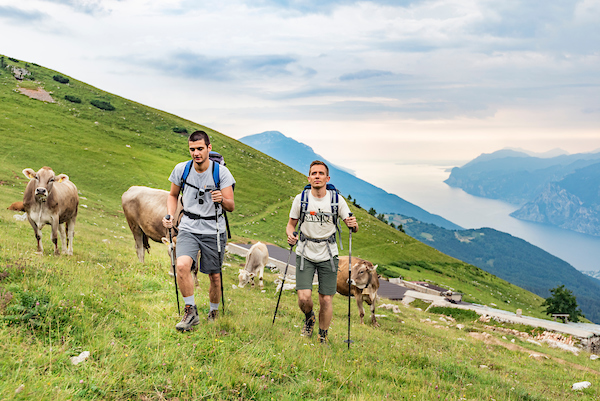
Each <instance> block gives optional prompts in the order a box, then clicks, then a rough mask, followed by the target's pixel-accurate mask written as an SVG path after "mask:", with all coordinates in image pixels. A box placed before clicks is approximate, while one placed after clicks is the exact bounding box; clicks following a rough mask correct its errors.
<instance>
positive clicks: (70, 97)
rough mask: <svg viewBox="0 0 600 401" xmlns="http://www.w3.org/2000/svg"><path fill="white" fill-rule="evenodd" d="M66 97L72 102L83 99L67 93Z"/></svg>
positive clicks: (78, 101)
mask: <svg viewBox="0 0 600 401" xmlns="http://www.w3.org/2000/svg"><path fill="white" fill-rule="evenodd" d="M65 99H67V100H68V101H69V102H71V103H81V99H80V98H78V97H76V96H71V95H65Z"/></svg>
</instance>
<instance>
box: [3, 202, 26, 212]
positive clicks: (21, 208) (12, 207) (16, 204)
mask: <svg viewBox="0 0 600 401" xmlns="http://www.w3.org/2000/svg"><path fill="white" fill-rule="evenodd" d="M7 209H8V210H16V211H17V212H24V211H25V207H24V206H23V202H13V203H12V204H11V205H10V206H9V207H7Z"/></svg>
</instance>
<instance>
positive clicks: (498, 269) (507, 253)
mask: <svg viewBox="0 0 600 401" xmlns="http://www.w3.org/2000/svg"><path fill="white" fill-rule="evenodd" d="M386 218H388V220H389V221H392V222H394V224H396V225H400V224H402V227H403V229H404V231H405V232H406V233H407V234H408V235H410V236H411V237H413V238H415V239H418V240H419V241H421V242H423V243H425V244H427V245H429V246H431V247H433V248H435V249H437V250H438V251H440V252H443V253H445V254H446V255H450V256H453V257H455V258H457V259H460V260H462V261H464V262H467V263H470V264H472V265H474V266H477V267H479V268H480V269H482V270H485V271H487V272H488V273H491V274H494V275H496V276H498V277H500V278H502V279H504V280H506V281H508V282H510V283H512V284H515V285H517V286H519V287H521V288H524V289H526V290H529V291H531V292H533V293H534V294H537V295H539V296H541V297H544V298H547V297H549V296H550V295H551V294H550V292H549V290H550V289H551V288H555V287H556V286H558V285H561V284H564V285H565V286H566V287H567V288H568V289H569V290H571V291H573V294H574V295H575V296H576V297H577V302H578V303H579V306H580V307H581V310H582V311H583V312H584V314H585V315H586V317H587V318H588V319H590V320H592V321H594V322H600V280H598V279H597V278H593V277H590V276H588V275H585V274H582V272H580V271H578V270H577V269H575V268H574V267H573V266H571V265H570V264H568V263H567V262H565V261H564V260H562V259H559V258H557V257H555V256H553V255H551V254H549V253H548V252H546V251H544V250H543V249H540V248H538V247H537V246H535V245H532V244H530V243H529V242H527V241H524V240H522V239H520V238H516V237H513V236H512V235H510V234H507V233H503V232H501V231H497V230H494V229H491V228H480V229H476V230H458V231H451V230H445V229H443V228H440V227H437V226H435V225H433V224H427V223H423V222H420V221H418V220H415V219H413V218H410V217H406V216H401V215H397V214H396V215H394V214H391V215H386ZM595 273H596V274H599V272H595Z"/></svg>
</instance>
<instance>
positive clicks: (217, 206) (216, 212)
mask: <svg viewBox="0 0 600 401" xmlns="http://www.w3.org/2000/svg"><path fill="white" fill-rule="evenodd" d="M215 221H216V222H217V253H218V254H219V263H220V264H221V268H220V269H219V275H220V277H221V303H222V304H223V316H225V294H224V293H223V263H222V262H221V235H220V234H221V233H220V232H219V204H218V203H216V202H215Z"/></svg>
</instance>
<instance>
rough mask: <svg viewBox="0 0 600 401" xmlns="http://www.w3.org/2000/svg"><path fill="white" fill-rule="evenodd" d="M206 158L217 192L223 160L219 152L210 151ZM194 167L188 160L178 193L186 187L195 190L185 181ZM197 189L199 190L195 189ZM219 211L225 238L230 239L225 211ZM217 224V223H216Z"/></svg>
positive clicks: (181, 192)
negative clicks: (225, 233) (221, 213)
mask: <svg viewBox="0 0 600 401" xmlns="http://www.w3.org/2000/svg"><path fill="white" fill-rule="evenodd" d="M208 158H209V159H210V160H212V162H213V163H212V176H213V181H214V182H215V186H216V187H217V188H216V189H217V190H219V191H220V190H221V176H220V174H219V173H220V166H225V165H226V164H225V159H224V158H223V155H221V154H220V153H219V152H215V151H213V150H211V151H210V152H209V154H208ZM193 165H194V161H193V160H190V161H188V162H187V163H186V165H185V169H184V170H183V176H182V177H181V185H180V186H179V187H180V190H179V193H180V194H183V189H184V188H185V186H186V185H189V186H190V187H192V188H196V187H195V186H194V185H192V184H190V183H188V182H187V181H186V179H187V177H188V176H189V175H190V171H191V169H192V166H193ZM232 188H233V189H234V190H235V184H233V187H232ZM196 189H199V188H196ZM181 202H182V203H183V198H182V199H181ZM221 210H222V212H223V217H225V225H226V226H227V238H229V239H231V230H230V229H229V219H228V218H227V212H226V211H225V209H224V208H223V207H222V206H221ZM182 213H184V210H182ZM217 224H218V222H217Z"/></svg>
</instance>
